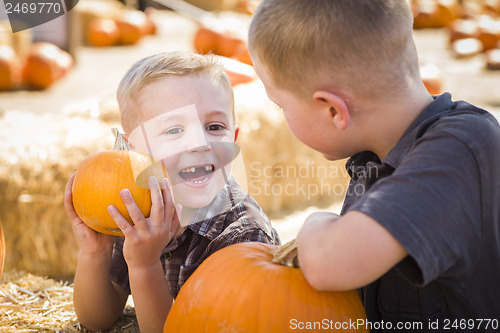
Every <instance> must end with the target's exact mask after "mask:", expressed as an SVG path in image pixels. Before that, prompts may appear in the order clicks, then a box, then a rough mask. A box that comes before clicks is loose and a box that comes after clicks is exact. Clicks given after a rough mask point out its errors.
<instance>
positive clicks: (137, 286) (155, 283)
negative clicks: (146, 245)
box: [129, 260, 173, 332]
mask: <svg viewBox="0 0 500 333" xmlns="http://www.w3.org/2000/svg"><path fill="white" fill-rule="evenodd" d="M129 277H130V289H131V291H132V295H133V297H134V305H135V312H136V315H137V319H138V322H139V326H140V329H141V332H163V326H164V325H165V320H166V319H167V315H168V313H169V311H170V308H171V307H172V304H173V298H172V296H171V295H170V290H169V288H168V283H167V280H166V279H165V275H164V273H163V267H162V265H161V262H160V261H159V260H158V262H157V263H156V264H154V265H151V266H145V267H134V268H130V270H129Z"/></svg>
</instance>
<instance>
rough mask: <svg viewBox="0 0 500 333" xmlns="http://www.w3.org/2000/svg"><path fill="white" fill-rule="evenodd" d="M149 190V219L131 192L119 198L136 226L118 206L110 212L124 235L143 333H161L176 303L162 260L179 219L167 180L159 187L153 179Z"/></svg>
mask: <svg viewBox="0 0 500 333" xmlns="http://www.w3.org/2000/svg"><path fill="white" fill-rule="evenodd" d="M149 188H150V191H151V202H152V205H151V212H150V215H149V217H148V218H146V217H144V215H143V214H142V212H141V210H140V209H139V207H138V206H137V204H136V203H135V201H134V199H133V198H132V195H131V194H130V192H129V191H128V190H123V191H121V192H120V195H121V197H122V200H123V203H124V204H125V206H126V208H127V210H128V212H129V214H130V217H131V218H132V220H133V221H134V225H133V226H132V225H131V224H130V223H129V222H128V221H127V220H126V219H125V218H124V217H123V216H122V215H121V214H120V212H119V211H118V210H117V209H116V207H114V206H110V207H108V211H109V213H110V214H111V217H112V218H113V219H114V221H115V222H116V224H117V225H118V227H119V228H120V229H121V230H122V232H123V234H124V235H125V241H124V244H123V256H124V258H125V261H126V262H127V266H128V274H129V282H130V290H131V292H132V297H133V298H134V305H135V311H136V315H137V321H138V323H139V328H140V330H141V331H142V332H162V331H163V326H164V324H165V320H166V319H167V315H168V312H169V311H170V307H171V306H172V302H173V301H172V296H171V295H170V290H169V288H168V282H167V280H166V279H165V275H164V272H163V266H162V263H161V261H160V257H161V253H162V251H163V249H164V248H165V246H167V244H168V243H169V242H170V240H171V239H172V237H173V236H174V233H175V230H176V228H177V227H178V225H179V219H178V216H177V213H176V210H175V207H174V203H173V198H172V193H171V191H170V185H169V183H168V180H167V179H164V180H163V183H162V187H161V188H160V185H159V184H158V181H157V179H156V178H155V177H151V178H150V179H149Z"/></svg>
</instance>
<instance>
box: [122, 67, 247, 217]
mask: <svg viewBox="0 0 500 333" xmlns="http://www.w3.org/2000/svg"><path fill="white" fill-rule="evenodd" d="M136 105H137V106H138V107H139V109H140V110H138V111H140V112H141V115H142V123H141V124H140V125H139V126H138V127H137V128H136V129H134V130H133V131H132V132H131V133H130V135H129V138H128V141H129V143H130V145H131V148H132V149H133V150H135V151H140V152H143V153H146V154H149V155H152V156H153V157H154V158H155V159H156V160H157V161H162V162H163V164H164V166H165V168H166V169H167V172H168V174H169V177H170V181H171V184H172V186H173V191H174V196H175V201H176V202H178V203H181V204H182V205H183V206H186V207H191V208H201V207H205V206H207V205H208V204H209V203H210V202H211V201H212V200H213V199H214V198H215V196H216V195H217V194H218V193H219V192H220V191H221V189H222V188H223V186H224V185H225V184H226V181H227V179H228V177H229V175H230V173H231V162H232V160H233V157H234V149H233V148H234V145H233V144H234V142H235V140H236V136H237V133H238V129H237V127H236V126H235V124H234V118H233V101H232V96H231V95H230V92H229V91H228V88H226V87H224V86H223V84H222V83H220V82H215V81H214V80H210V79H209V78H207V77H206V76H203V75H186V76H169V77H165V78H162V79H160V80H158V81H156V82H153V83H151V84H149V85H147V86H145V87H144V88H143V89H142V90H141V91H140V93H139V95H138V96H137V99H136Z"/></svg>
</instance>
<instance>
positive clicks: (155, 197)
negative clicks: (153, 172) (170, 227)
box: [148, 176, 164, 225]
mask: <svg viewBox="0 0 500 333" xmlns="http://www.w3.org/2000/svg"><path fill="white" fill-rule="evenodd" d="M148 183H149V190H150V191H151V203H152V205H151V213H150V217H151V224H153V225H161V224H162V223H163V216H164V201H163V196H162V190H161V189H160V185H159V184H158V180H157V179H156V177H154V176H151V177H149V180H148Z"/></svg>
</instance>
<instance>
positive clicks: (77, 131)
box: [0, 111, 113, 278]
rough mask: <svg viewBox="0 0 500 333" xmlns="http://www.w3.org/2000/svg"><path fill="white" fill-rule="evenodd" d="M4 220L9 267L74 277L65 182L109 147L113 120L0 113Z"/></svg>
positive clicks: (1, 216)
mask: <svg viewBox="0 0 500 333" xmlns="http://www.w3.org/2000/svg"><path fill="white" fill-rule="evenodd" d="M0 141H1V142H2V146H1V148H0V220H2V222H3V226H4V231H5V238H6V253H7V255H6V260H5V271H8V270H11V269H14V268H15V269H20V270H26V271H28V272H31V273H34V274H38V275H48V276H51V277H57V278H72V277H73V275H74V271H75V266H76V254H77V251H78V246H77V244H76V242H75V240H74V237H73V233H72V230H71V225H70V223H69V221H68V218H67V216H66V214H65V211H64V206H63V195H64V187H65V184H66V182H67V180H68V178H69V177H70V176H71V174H72V173H73V172H74V171H75V170H76V169H77V167H78V166H79V164H80V163H81V161H82V160H83V159H84V158H86V157H87V156H88V155H90V154H91V153H94V152H96V151H100V150H104V149H110V148H111V147H112V146H113V136H112V135H111V132H110V129H109V126H108V125H107V124H106V123H104V122H102V121H100V120H98V119H92V118H82V117H67V116H66V117H65V116H62V115H60V114H59V115H55V114H45V115H35V114H32V113H27V112H15V111H9V112H6V113H4V115H3V117H2V118H0Z"/></svg>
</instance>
